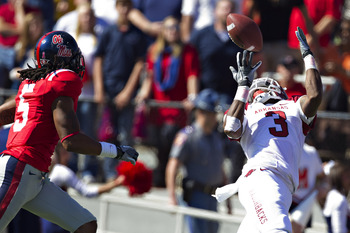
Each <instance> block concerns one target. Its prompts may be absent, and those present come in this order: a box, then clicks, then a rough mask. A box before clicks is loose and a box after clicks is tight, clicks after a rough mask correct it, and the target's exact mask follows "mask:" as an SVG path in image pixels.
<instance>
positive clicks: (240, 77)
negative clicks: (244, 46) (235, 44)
mask: <svg viewBox="0 0 350 233" xmlns="http://www.w3.org/2000/svg"><path fill="white" fill-rule="evenodd" d="M241 54H242V53H241V52H239V53H237V66H238V72H237V71H236V70H235V68H233V66H230V70H231V72H232V75H233V79H234V80H235V81H236V82H237V83H238V86H247V87H250V86H251V85H252V81H253V79H254V73H255V71H256V70H257V69H258V68H259V67H260V65H261V61H259V62H258V63H256V64H255V65H254V66H253V67H252V59H253V52H249V59H248V51H247V50H244V51H243V57H242V56H241ZM241 57H242V58H241Z"/></svg>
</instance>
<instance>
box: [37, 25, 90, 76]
mask: <svg viewBox="0 0 350 233" xmlns="http://www.w3.org/2000/svg"><path fill="white" fill-rule="evenodd" d="M34 57H35V65H36V67H37V68H42V67H43V66H45V65H47V64H49V63H51V64H54V63H55V64H56V65H67V64H68V65H69V69H71V70H73V71H74V72H76V73H77V74H78V75H79V76H80V77H81V78H82V77H83V76H84V72H85V61H84V57H83V55H82V54H81V51H80V49H79V47H78V44H77V42H76V41H75V39H74V38H73V37H72V36H71V35H70V34H69V33H67V32H64V31H52V32H48V33H46V34H45V35H43V36H42V37H41V38H40V39H39V41H38V42H37V44H36V46H35V51H34Z"/></svg>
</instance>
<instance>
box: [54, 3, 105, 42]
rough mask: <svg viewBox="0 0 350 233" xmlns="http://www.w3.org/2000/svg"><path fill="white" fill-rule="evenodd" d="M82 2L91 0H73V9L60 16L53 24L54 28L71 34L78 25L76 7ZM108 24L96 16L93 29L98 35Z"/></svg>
mask: <svg viewBox="0 0 350 233" xmlns="http://www.w3.org/2000/svg"><path fill="white" fill-rule="evenodd" d="M83 3H90V4H91V0H74V5H75V10H73V11H70V12H68V13H66V14H65V15H63V16H62V17H60V18H59V19H58V20H57V22H56V24H55V26H54V28H53V29H54V30H56V31H57V30H61V31H66V32H68V33H69V34H71V35H74V34H75V33H76V31H77V27H78V10H77V7H78V6H79V5H81V4H83ZM108 25H109V24H108V23H107V22H106V21H105V20H104V19H102V18H100V17H96V23H95V26H94V31H95V33H96V35H97V36H100V35H101V33H102V32H103V30H104V29H105V28H106V27H107V26H108Z"/></svg>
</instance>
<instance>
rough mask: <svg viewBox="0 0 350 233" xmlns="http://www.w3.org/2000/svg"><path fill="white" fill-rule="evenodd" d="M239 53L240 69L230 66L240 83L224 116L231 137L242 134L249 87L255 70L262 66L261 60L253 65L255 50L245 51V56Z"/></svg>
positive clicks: (226, 128) (225, 126)
mask: <svg viewBox="0 0 350 233" xmlns="http://www.w3.org/2000/svg"><path fill="white" fill-rule="evenodd" d="M241 55H242V54H241V53H240V52H239V53H237V65H238V71H236V70H235V69H234V68H233V67H232V66H230V69H231V72H232V75H233V79H234V80H235V81H236V82H237V83H238V88H237V92H236V95H235V98H234V100H233V102H232V104H231V106H230V108H229V110H228V112H227V114H226V115H225V117H224V132H225V134H226V135H227V136H228V137H230V138H239V137H240V136H241V135H242V123H243V118H244V108H245V104H246V102H247V98H248V93H249V88H250V86H251V85H252V81H253V79H254V73H255V71H256V70H257V69H258V68H259V67H260V65H261V61H259V62H258V63H257V64H256V65H254V66H253V67H252V59H253V52H250V53H249V56H248V51H247V50H244V51H243V56H241Z"/></svg>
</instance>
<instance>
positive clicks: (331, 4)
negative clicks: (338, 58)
mask: <svg viewBox="0 0 350 233" xmlns="http://www.w3.org/2000/svg"><path fill="white" fill-rule="evenodd" d="M304 3H305V6H306V9H307V12H308V15H309V17H310V19H311V21H312V23H313V25H314V26H313V30H314V33H315V36H316V37H315V38H313V37H312V36H310V35H309V33H308V29H307V27H306V25H305V20H304V17H303V14H302V12H301V10H300V9H299V8H297V7H294V8H293V10H292V13H291V16H290V23H289V33H288V45H289V47H290V48H292V49H293V50H294V54H295V55H298V56H297V58H300V59H299V60H300V61H301V57H300V55H299V54H300V53H299V41H298V40H297V38H296V37H295V32H294V31H295V28H296V27H300V28H301V29H302V30H303V31H304V32H305V35H306V37H307V39H308V42H309V44H310V46H314V47H315V46H317V48H318V51H317V50H316V49H313V51H315V52H317V55H318V59H321V60H322V57H323V56H327V55H328V53H327V48H328V46H329V43H331V39H332V35H333V33H334V32H335V29H336V27H337V25H338V23H339V21H340V17H341V5H342V3H341V1H339V0H305V1H304Z"/></svg>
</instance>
